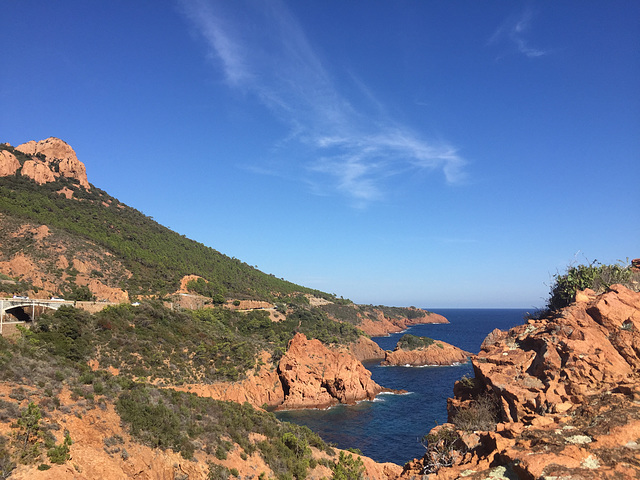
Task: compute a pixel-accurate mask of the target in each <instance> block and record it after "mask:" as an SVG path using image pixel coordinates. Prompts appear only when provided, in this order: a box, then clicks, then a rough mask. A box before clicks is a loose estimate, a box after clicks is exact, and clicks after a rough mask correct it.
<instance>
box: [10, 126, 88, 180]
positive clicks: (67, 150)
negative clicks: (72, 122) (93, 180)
mask: <svg viewBox="0 0 640 480" xmlns="http://www.w3.org/2000/svg"><path fill="white" fill-rule="evenodd" d="M16 150H19V151H21V152H22V153H26V154H27V155H37V154H41V155H43V156H44V161H35V160H33V162H34V164H33V165H31V164H30V165H27V163H29V161H27V162H25V165H23V167H22V174H23V175H25V176H28V177H30V178H33V179H34V180H35V181H36V182H38V183H40V184H42V183H48V182H52V181H54V180H55V179H56V178H57V177H58V176H59V175H62V176H63V177H67V178H74V179H76V180H78V182H79V183H80V185H82V186H83V187H84V188H85V189H89V188H90V186H89V181H88V180H87V171H86V168H85V166H84V163H82V162H81V161H79V160H78V157H77V156H76V152H75V151H74V150H73V148H71V146H69V145H68V144H67V143H66V142H64V141H62V140H60V139H59V138H55V137H49V138H47V139H45V140H40V141H39V142H36V141H34V140H31V141H29V142H27V143H23V144H22V145H18V146H17V147H16ZM54 163H57V168H53V164H54ZM25 168H26V170H25ZM45 170H47V171H48V173H47V171H45ZM56 170H57V171H56Z"/></svg>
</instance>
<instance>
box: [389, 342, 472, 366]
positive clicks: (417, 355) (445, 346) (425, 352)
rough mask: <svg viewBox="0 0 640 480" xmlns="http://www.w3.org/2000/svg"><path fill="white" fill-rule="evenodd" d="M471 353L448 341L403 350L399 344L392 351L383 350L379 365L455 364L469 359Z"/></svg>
mask: <svg viewBox="0 0 640 480" xmlns="http://www.w3.org/2000/svg"><path fill="white" fill-rule="evenodd" d="M470 356H471V353H469V352H465V351H464V350H462V349H460V348H458V347H455V346H453V345H451V344H449V343H446V342H441V341H439V340H438V341H435V342H434V343H432V344H431V345H429V346H427V347H423V348H416V349H415V350H405V349H403V348H402V347H401V346H400V345H398V346H396V348H395V349H394V350H393V351H387V352H385V358H384V360H383V361H382V363H381V365H407V366H412V367H420V366H425V365H455V364H458V363H465V362H467V361H468V360H469V357H470Z"/></svg>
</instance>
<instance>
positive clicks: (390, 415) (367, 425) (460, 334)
mask: <svg viewBox="0 0 640 480" xmlns="http://www.w3.org/2000/svg"><path fill="white" fill-rule="evenodd" d="M434 312H435V313H439V314H441V315H444V316H445V317H446V318H447V319H448V320H449V322H450V323H449V324H426V325H415V326H413V327H410V328H409V329H408V330H407V331H406V332H402V333H396V334H392V335H390V336H387V337H374V338H373V340H374V341H375V342H376V343H378V345H380V347H382V348H383V349H385V350H393V348H394V347H395V345H396V343H397V341H398V339H399V338H400V337H401V336H402V335H404V334H405V333H411V334H412V335H416V336H422V337H430V338H433V339H435V340H442V341H443V342H447V343H451V344H452V345H455V346H457V347H460V348H462V349H463V350H467V351H469V352H471V353H478V352H479V351H480V345H481V344H482V341H483V340H484V338H485V337H486V336H487V334H488V333H489V332H491V331H492V330H493V329H494V328H499V329H501V330H508V329H509V328H511V327H514V326H516V325H520V324H522V323H523V322H524V320H523V317H524V315H525V314H526V312H527V311H526V310H524V309H438V310H434ZM365 366H366V367H367V368H368V369H369V370H370V371H371V374H372V378H373V380H375V381H376V382H377V383H378V384H380V385H382V386H384V387H387V388H392V389H397V390H407V391H409V393H407V394H404V395H392V394H381V395H379V396H378V397H377V398H376V399H375V401H373V402H369V401H365V402H360V403H358V404H357V405H353V406H345V405H338V406H336V407H333V408H330V409H327V410H298V411H284V412H278V413H277V414H276V415H277V416H278V418H279V419H281V420H285V421H288V422H292V423H297V424H300V425H306V426H308V427H309V428H311V429H312V430H313V431H314V432H316V433H318V434H319V435H320V436H321V437H322V438H323V439H324V440H325V441H328V442H331V443H334V444H336V445H337V446H338V447H339V448H357V449H360V450H361V451H362V453H363V454H364V455H366V456H368V457H371V458H373V459H374V460H376V461H378V462H393V463H397V464H400V465H403V464H404V463H406V462H408V461H409V460H412V459H413V458H416V457H421V456H422V455H424V452H425V450H424V448H423V447H422V445H421V444H420V439H421V438H422V436H424V435H425V434H427V433H428V432H429V430H430V429H431V428H433V427H434V426H435V425H437V424H441V423H445V422H446V421H447V398H448V397H451V396H452V395H453V384H454V382H455V381H456V380H459V379H460V378H461V377H462V376H463V375H467V376H470V377H472V376H473V369H472V367H471V364H470V363H466V364H464V365H456V366H450V367H449V366H447V367H381V366H379V365H378V363H377V362H375V363H369V364H365Z"/></svg>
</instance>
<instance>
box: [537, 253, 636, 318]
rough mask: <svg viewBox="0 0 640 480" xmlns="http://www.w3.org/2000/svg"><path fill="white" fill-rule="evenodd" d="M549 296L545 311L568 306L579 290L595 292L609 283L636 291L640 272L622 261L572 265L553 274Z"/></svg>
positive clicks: (595, 261) (608, 285) (602, 289)
mask: <svg viewBox="0 0 640 480" xmlns="http://www.w3.org/2000/svg"><path fill="white" fill-rule="evenodd" d="M553 278H554V283H553V285H552V287H551V291H550V297H549V299H548V300H547V306H546V311H544V312H543V313H551V312H556V311H558V310H560V309H561V308H564V307H566V306H568V305H569V304H570V303H571V302H573V301H574V299H575V296H576V293H577V292H578V291H579V290H585V289H587V288H590V289H592V290H594V291H595V292H596V293H602V292H604V291H606V290H607V289H608V288H609V287H610V286H611V285H614V284H616V283H620V284H622V285H624V286H625V287H627V288H630V289H632V290H635V291H638V281H639V280H640V273H638V272H634V271H633V270H632V269H631V265H628V264H627V265H625V264H623V263H622V262H619V263H616V264H613V265H603V264H601V263H599V262H598V261H597V260H594V261H593V262H591V263H589V264H588V265H574V266H571V267H569V268H568V269H567V271H566V273H564V274H556V275H554V276H553Z"/></svg>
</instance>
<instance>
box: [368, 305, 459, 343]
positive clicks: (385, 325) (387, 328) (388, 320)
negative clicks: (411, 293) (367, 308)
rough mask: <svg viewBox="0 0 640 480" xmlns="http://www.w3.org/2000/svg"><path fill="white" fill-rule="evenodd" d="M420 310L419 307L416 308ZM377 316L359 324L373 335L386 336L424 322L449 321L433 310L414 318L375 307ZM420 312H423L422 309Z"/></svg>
mask: <svg viewBox="0 0 640 480" xmlns="http://www.w3.org/2000/svg"><path fill="white" fill-rule="evenodd" d="M414 310H415V311H418V309H414ZM374 311H375V313H376V315H377V318H376V319H375V320H373V319H371V318H363V319H362V321H361V322H360V323H359V324H358V328H360V329H361V330H362V331H363V332H364V333H366V334H367V335H369V336H371V337H384V336H386V335H389V334H390V333H398V332H402V331H403V330H406V329H407V328H409V327H410V326H412V325H420V324H423V323H449V320H447V319H446V318H445V317H443V316H442V315H438V314H437V313H433V312H426V311H425V312H424V315H419V316H418V315H416V316H414V317H413V318H409V317H405V316H401V317H389V316H386V315H385V314H384V312H383V311H382V310H380V309H374ZM420 313H423V312H422V311H420Z"/></svg>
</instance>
